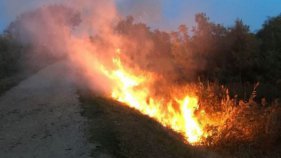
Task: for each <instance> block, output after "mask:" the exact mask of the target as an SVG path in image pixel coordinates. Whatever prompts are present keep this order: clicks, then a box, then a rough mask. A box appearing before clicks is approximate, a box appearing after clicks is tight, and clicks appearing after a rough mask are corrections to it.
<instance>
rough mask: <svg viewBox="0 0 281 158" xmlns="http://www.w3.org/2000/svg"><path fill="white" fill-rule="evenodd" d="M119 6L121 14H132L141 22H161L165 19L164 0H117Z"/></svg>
mask: <svg viewBox="0 0 281 158" xmlns="http://www.w3.org/2000/svg"><path fill="white" fill-rule="evenodd" d="M117 6H118V9H119V11H120V14H122V15H125V16H126V15H131V16H133V17H134V18H135V19H136V20H137V21H140V22H144V23H151V22H152V23H159V22H160V21H161V20H162V19H163V1H162V0H142V1H134V0H117Z"/></svg>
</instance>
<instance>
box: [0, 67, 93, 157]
mask: <svg viewBox="0 0 281 158" xmlns="http://www.w3.org/2000/svg"><path fill="white" fill-rule="evenodd" d="M67 72H68V71H67V66H66V63H64V62H60V63H56V64H54V65H51V66H49V67H47V68H45V69H43V70H42V71H40V72H38V73H37V74H35V75H34V76H32V77H30V78H28V79H26V80H25V81H23V82H21V83H20V84H19V85H18V86H17V87H15V88H13V89H11V90H10V91H8V92H7V93H5V94H4V95H3V96H1V97H0V158H88V157H89V154H90V144H89V143H87V137H86V135H85V126H86V120H85V119H84V118H83V117H82V116H81V115H80V112H81V108H80V106H79V100H78V96H77V94H76V89H75V86H74V84H73V83H72V82H71V79H69V75H66V74H67Z"/></svg>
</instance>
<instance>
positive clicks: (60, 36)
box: [9, 0, 181, 93]
mask: <svg viewBox="0 0 281 158" xmlns="http://www.w3.org/2000/svg"><path fill="white" fill-rule="evenodd" d="M16 2H17V1H16V0H12V1H11V2H10V3H9V6H11V7H14V8H18V7H20V4H18V3H16ZM32 2H33V1H27V2H26V3H32ZM48 3H52V1H48ZM43 4H46V3H42V2H40V1H38V2H37V3H34V4H33V5H32V6H36V7H37V6H40V7H38V8H37V9H31V11H27V12H26V13H24V14H22V15H21V16H19V17H18V18H17V20H16V21H14V22H13V23H12V24H11V25H10V27H9V29H10V30H9V31H11V32H12V34H13V35H15V36H17V39H19V40H20V41H21V42H23V43H31V44H32V49H33V50H32V52H33V53H32V54H31V55H32V57H30V58H29V61H28V62H29V63H33V65H35V66H36V65H38V64H42V63H44V62H45V61H46V60H47V58H52V59H65V60H67V61H68V62H69V63H70V64H69V65H70V67H69V68H70V69H71V70H72V71H73V72H77V75H76V76H78V77H79V78H78V77H77V79H76V80H77V81H78V82H77V83H78V84H81V83H85V84H84V85H85V86H87V87H89V88H91V89H92V90H95V91H99V92H102V93H109V92H111V88H112V87H113V85H112V84H114V82H113V81H112V79H110V78H108V76H105V75H104V74H101V69H103V68H102V67H101V66H102V65H106V67H107V68H108V69H109V70H110V69H111V68H112V69H113V68H114V66H116V65H114V63H112V59H113V58H115V57H116V49H121V50H122V54H121V59H122V60H123V61H124V64H125V66H126V67H128V68H130V69H134V71H136V72H139V71H140V70H143V71H148V72H152V73H157V74H159V75H163V76H164V77H162V79H163V78H165V80H167V81H173V80H174V79H175V78H177V77H178V75H179V74H180V73H181V72H178V71H177V67H176V66H175V63H174V62H173V61H172V60H171V58H172V55H171V53H170V52H171V48H170V47H169V46H167V44H166V43H167V42H169V39H168V38H166V36H167V35H166V34H165V33H163V32H156V33H154V34H151V32H149V29H148V28H147V27H146V26H145V25H143V24H141V23H137V24H136V23H134V22H133V21H130V19H127V21H126V20H125V21H123V22H125V25H124V26H122V25H120V24H119V22H120V19H122V18H123V16H124V15H127V14H130V15H134V16H135V17H137V21H142V22H149V21H155V20H156V21H157V20H160V19H161V18H162V17H161V15H162V9H161V8H162V6H161V4H162V3H161V1H160V0H153V1H149V0H145V1H129V0H117V1H116V0H115V1H114V0H107V1H100V0H80V1H76V0H68V1H63V0H62V1H59V2H57V3H55V5H43ZM32 8H33V7H32ZM18 9H19V8H18ZM26 9H28V8H22V9H19V10H26ZM120 10H122V11H120ZM127 24H129V25H128V26H127ZM116 27H120V28H118V29H117V30H118V31H119V32H118V31H117V30H116ZM126 27H129V28H126ZM131 27H132V28H131ZM122 30H123V32H122ZM120 32H121V33H120ZM158 37H161V38H162V37H163V38H162V39H158ZM123 50H124V52H123ZM34 63H35V64H34Z"/></svg>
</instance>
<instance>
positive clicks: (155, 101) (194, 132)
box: [99, 49, 204, 144]
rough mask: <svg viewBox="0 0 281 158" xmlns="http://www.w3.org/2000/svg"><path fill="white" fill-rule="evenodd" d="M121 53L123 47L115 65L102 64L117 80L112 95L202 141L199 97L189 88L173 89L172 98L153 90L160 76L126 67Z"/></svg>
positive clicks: (117, 50) (100, 69)
mask: <svg viewBox="0 0 281 158" xmlns="http://www.w3.org/2000/svg"><path fill="white" fill-rule="evenodd" d="M121 53H122V52H121V50H120V49H116V50H115V57H114V58H113V59H112V63H113V65H114V68H113V69H110V68H107V67H106V66H105V65H102V64H101V65H100V66H99V71H101V73H102V74H104V75H105V76H106V77H107V78H109V79H110V80H111V81H112V83H113V84H112V85H113V87H112V92H111V97H112V98H114V99H116V100H118V101H120V102H123V103H126V105H128V106H130V107H132V108H135V109H137V110H139V111H140V112H142V113H143V114H145V115H148V116H150V117H152V118H154V119H155V120H157V121H158V122H160V123H161V124H162V125H163V126H166V127H169V128H171V129H173V130H175V131H177V132H179V133H181V134H183V136H184V137H185V138H186V140H187V141H188V142H189V143H191V144H196V143H199V142H200V141H201V138H202V137H203V135H204V132H203V128H202V126H201V125H200V123H199V121H198V120H197V119H196V117H195V115H194V113H195V111H196V110H197V109H198V108H199V107H198V99H197V98H196V97H193V96H189V95H187V94H182V93H185V91H182V92H180V93H179V92H177V93H171V94H170V96H169V97H168V98H166V97H164V96H161V95H155V94H153V89H151V88H150V87H151V85H152V84H153V83H154V82H155V80H156V78H157V76H155V74H153V73H149V72H144V71H142V70H132V69H130V68H129V67H126V66H125V65H124V64H123V63H122V61H121V58H120V55H121Z"/></svg>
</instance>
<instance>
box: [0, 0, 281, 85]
mask: <svg viewBox="0 0 281 158" xmlns="http://www.w3.org/2000/svg"><path fill="white" fill-rule="evenodd" d="M48 7H50V8H53V9H54V8H55V9H58V8H59V9H62V10H66V12H62V14H65V13H67V14H68V13H69V12H71V11H70V10H69V8H66V7H63V6H56V5H55V6H48ZM50 10H52V9H50ZM38 12H39V13H40V9H38V10H35V11H32V12H27V13H23V15H21V16H19V17H18V18H17V19H16V20H15V21H14V22H12V23H11V24H10V25H9V26H8V27H7V29H6V30H5V31H4V33H2V34H1V35H0V79H1V78H5V77H7V76H10V75H13V74H15V73H17V72H18V71H20V70H21V67H22V60H23V59H25V56H26V54H28V51H30V50H31V49H29V48H30V47H32V46H31V45H30V44H28V43H24V42H23V43H22V42H19V40H17V38H19V37H18V33H19V32H17V29H19V30H20V28H18V27H17V24H18V23H19V22H20V21H21V20H24V18H29V19H32V18H35V20H36V19H40V14H37V13H38ZM35 14H36V16H35ZM38 16H39V17H38ZM69 19H71V20H70V21H68V23H69V25H75V26H77V25H79V24H78V23H79V22H81V21H80V19H79V15H78V14H73V18H71V17H70V18H69ZM73 19H74V20H73ZM195 22H196V25H195V26H194V27H192V28H188V27H187V26H185V25H180V26H179V27H178V30H175V31H161V30H158V29H156V30H153V29H151V28H150V27H149V26H148V25H147V24H144V23H140V22H135V21H134V19H133V17H127V18H125V19H123V20H120V21H119V22H118V23H117V24H116V25H115V26H114V30H115V32H116V33H117V34H119V35H122V36H123V37H126V38H128V39H130V41H131V42H132V43H135V44H136V45H128V46H125V47H124V49H125V50H128V51H130V55H129V56H130V58H131V59H132V60H133V61H134V62H135V64H136V65H138V66H139V67H141V68H143V69H147V70H148V71H156V72H157V73H159V74H162V75H163V76H164V77H165V78H169V79H170V81H172V82H177V83H186V82H190V81H197V80H198V79H200V80H201V81H210V82H217V83H220V84H224V85H227V84H229V83H240V84H243V83H255V82H262V83H267V84H271V85H273V87H276V86H277V87H278V86H279V87H281V14H280V15H277V16H275V17H270V18H268V19H267V20H266V21H265V22H264V24H263V26H262V28H261V29H260V30H258V31H257V32H251V31H250V28H249V26H248V25H246V24H244V22H243V21H242V20H240V19H237V20H236V21H235V22H234V24H233V25H232V26H230V27H226V26H224V25H221V24H217V23H214V22H212V21H211V20H210V19H209V17H208V16H207V15H206V14H205V13H198V14H196V15H195ZM91 38H92V39H93V41H94V40H95V37H91ZM21 41H22V40H21Z"/></svg>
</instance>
